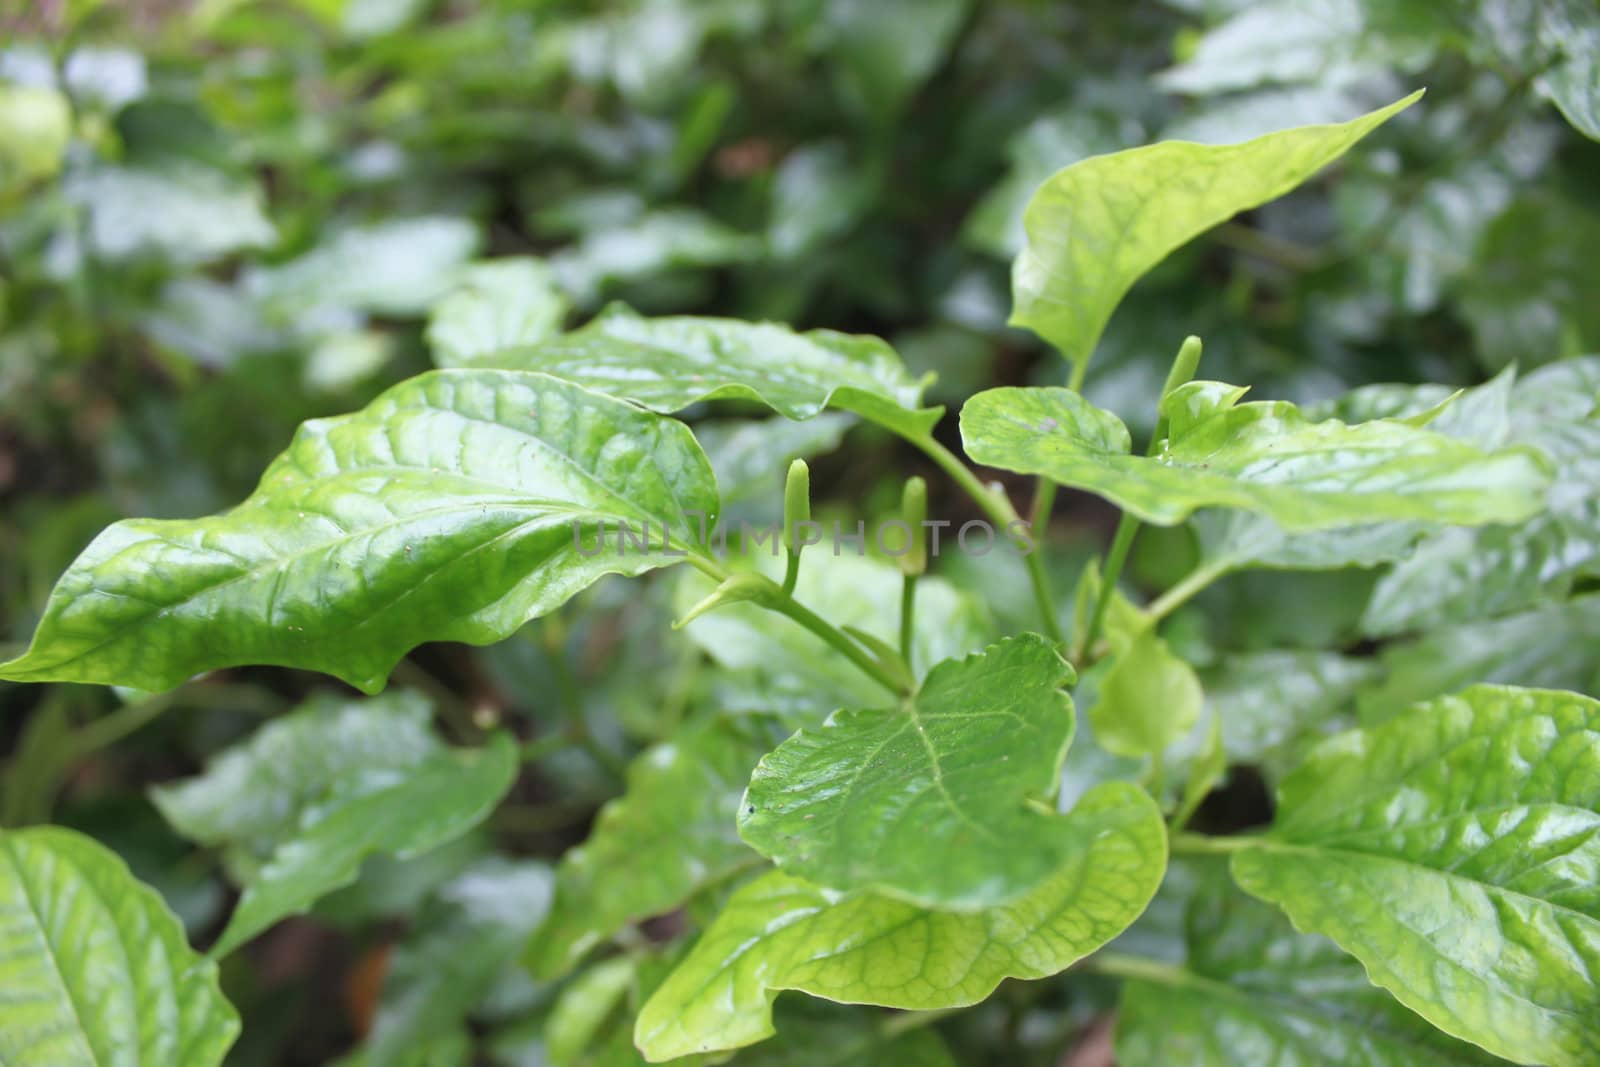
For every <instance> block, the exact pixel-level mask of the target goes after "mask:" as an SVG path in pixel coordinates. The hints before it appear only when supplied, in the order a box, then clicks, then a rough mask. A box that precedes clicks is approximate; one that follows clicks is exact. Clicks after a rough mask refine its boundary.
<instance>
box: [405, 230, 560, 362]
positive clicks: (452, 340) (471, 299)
mask: <svg viewBox="0 0 1600 1067" xmlns="http://www.w3.org/2000/svg"><path fill="white" fill-rule="evenodd" d="M568 306H569V305H568V301H567V298H566V297H565V296H563V295H562V294H561V291H560V290H559V289H557V288H556V283H555V275H554V274H553V273H552V272H551V270H550V268H549V266H548V265H546V264H545V263H544V262H543V261H542V260H538V259H535V258H533V257H532V256H516V257H511V258H508V259H491V260H487V261H485V262H482V263H475V264H473V265H472V266H470V267H468V268H467V269H466V270H465V271H463V272H462V275H461V281H460V283H459V284H458V286H457V288H456V289H455V290H454V291H453V292H452V293H451V294H450V295H449V296H447V297H445V298H444V299H443V300H441V301H439V303H437V304H435V305H434V308H433V313H432V314H431V315H430V316H429V318H428V344H429V346H430V347H431V348H432V349H433V362H434V364H435V365H437V366H440V367H464V366H467V365H469V364H473V363H476V362H478V361H479V359H480V358H482V357H484V356H489V355H492V354H493V353H495V352H498V351H500V350H501V349H504V348H511V347H514V346H516V345H525V344H533V343H535V342H538V341H543V340H545V339H546V338H548V337H552V336H554V335H555V334H558V333H560V332H561V324H562V321H563V320H564V319H565V318H566V315H567V308H568Z"/></svg>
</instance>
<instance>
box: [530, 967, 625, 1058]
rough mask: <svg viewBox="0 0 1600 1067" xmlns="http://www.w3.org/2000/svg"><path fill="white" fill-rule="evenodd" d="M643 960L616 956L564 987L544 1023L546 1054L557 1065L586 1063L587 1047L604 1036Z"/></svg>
mask: <svg viewBox="0 0 1600 1067" xmlns="http://www.w3.org/2000/svg"><path fill="white" fill-rule="evenodd" d="M638 966H639V963H638V960H636V959H635V958H634V957H632V956H613V957H612V958H610V959H608V960H602V961H600V962H599V963H597V964H595V965H594V966H593V967H590V968H589V969H588V970H586V971H584V972H583V973H581V974H579V975H578V976H577V977H575V978H573V980H572V981H571V982H569V983H567V985H566V986H565V988H563V989H562V990H561V996H560V997H559V998H558V999H557V1000H556V1002H555V1004H554V1005H552V1006H551V1008H550V1019H549V1021H548V1022H547V1023H546V1024H545V1026H544V1039H545V1054H546V1055H547V1056H548V1057H549V1058H550V1062H551V1063H553V1064H556V1065H557V1067H565V1065H566V1064H577V1063H580V1062H582V1061H581V1058H580V1057H581V1056H582V1055H583V1052H584V1050H585V1049H587V1048H589V1047H590V1046H591V1045H592V1044H594V1042H595V1040H596V1038H598V1037H600V1036H601V1030H602V1028H603V1027H604V1026H605V1022H606V1020H607V1019H608V1018H610V1017H611V1015H612V1014H613V1013H614V1012H615V1011H616V1009H617V1008H618V1006H619V1005H620V1004H621V1003H622V1001H623V999H624V998H625V997H626V996H627V995H628V992H629V990H630V989H631V988H632V987H633V983H634V972H635V971H636V970H637V969H638Z"/></svg>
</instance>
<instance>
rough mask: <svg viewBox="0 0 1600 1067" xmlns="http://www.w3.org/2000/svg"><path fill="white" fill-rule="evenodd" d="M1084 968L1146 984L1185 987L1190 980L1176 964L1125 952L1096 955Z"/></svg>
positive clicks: (1186, 973) (1184, 971)
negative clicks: (1154, 983) (1134, 979)
mask: <svg viewBox="0 0 1600 1067" xmlns="http://www.w3.org/2000/svg"><path fill="white" fill-rule="evenodd" d="M1085 966H1087V967H1088V969H1089V970H1091V971H1095V972H1097V973H1099V974H1108V975H1111V976H1112V977H1115V978H1140V979H1143V980H1144V981H1147V982H1160V983H1161V984H1162V985H1187V984H1188V982H1189V979H1190V974H1189V972H1188V971H1186V970H1184V969H1183V968H1182V967H1179V966H1177V965H1176V964H1171V963H1163V962H1161V961H1160V960H1153V959H1150V958H1148V957H1146V956H1134V955H1130V954H1128V953H1126V952H1099V953H1096V954H1095V955H1093V956H1091V957H1090V958H1089V960H1088V962H1087V963H1086V964H1085Z"/></svg>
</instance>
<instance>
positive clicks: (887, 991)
mask: <svg viewBox="0 0 1600 1067" xmlns="http://www.w3.org/2000/svg"><path fill="white" fill-rule="evenodd" d="M1068 821H1069V822H1070V823H1071V824H1072V826H1073V827H1074V829H1075V832H1076V833H1077V835H1078V840H1079V842H1080V844H1079V848H1078V850H1076V851H1075V852H1074V853H1073V855H1072V856H1071V858H1070V859H1069V860H1068V861H1067V863H1066V864H1065V865H1064V866H1063V867H1062V868H1061V869H1060V870H1059V871H1058V872H1057V873H1056V874H1055V875H1054V876H1052V877H1051V878H1050V879H1048V880H1047V881H1045V882H1044V883H1043V884H1041V885H1040V886H1039V887H1038V888H1037V889H1035V890H1034V891H1033V892H1031V893H1029V894H1028V895H1026V896H1024V897H1021V898H1019V899H1018V900H1016V901H1013V902H1012V903H1010V904H1007V905H1003V906H1001V907H997V908H992V909H989V910H987V911H982V912H975V913H952V912H940V911H931V910H927V909H923V908H918V907H917V906H915V905H913V904H907V903H903V902H901V901H896V900H891V899H889V898H887V897H883V896H879V895H877V894H873V893H854V894H844V893H839V892H837V891H834V890H829V889H823V888H821V887H818V886H814V885H812V884H810V883H809V882H805V881H802V880H800V879H798V878H794V877H791V876H790V875H787V874H784V873H783V872H781V871H774V872H773V873H771V874H768V875H766V876H764V877H762V878H760V879H758V880H757V881H755V882H752V883H751V884H750V885H748V886H746V887H745V888H743V889H741V890H740V891H739V892H737V893H735V894H734V896H733V897H732V899H731V900H729V902H728V904H727V906H726V908H725V909H724V910H723V913H722V915H721V916H720V917H718V919H717V920H716V922H715V923H713V924H712V926H711V927H710V928H709V929H708V930H707V931H706V932H705V934H704V935H703V936H702V937H701V938H700V941H699V943H697V944H696V945H695V947H694V949H693V951H691V952H690V953H689V955H688V957H687V958H686V959H685V960H684V961H683V962H682V963H681V964H679V966H678V968H677V970H676V971H674V972H673V973H672V975H671V976H670V977H669V978H668V979H667V980H666V982H665V983H663V984H662V986H661V988H660V989H658V990H657V991H656V993H655V995H654V996H652V997H651V998H650V1000H649V1001H648V1002H646V1004H645V1006H644V1008H643V1010H642V1011H641V1012H640V1014H639V1019H638V1023H637V1025H636V1027H635V1031H634V1033H635V1040H636V1041H637V1042H638V1045H639V1048H640V1050H641V1051H643V1052H644V1054H645V1056H646V1058H648V1059H650V1060H652V1061H659V1060H665V1059H671V1058H672V1057H674V1056H681V1055H687V1054H689V1053H692V1052H708V1051H714V1050H718V1049H731V1048H739V1047H741V1046H743V1045H748V1044H751V1043H753V1042H756V1041H759V1040H761V1039H762V1038H764V1037H768V1036H770V1035H771V1034H772V1033H773V1027H772V1002H773V1000H774V999H776V997H777V995H778V993H779V992H781V991H782V990H785V989H797V990H802V991H804V992H807V993H811V994H813V995H814V996H819V997H825V998H827V999H829V1000H837V1001H844V1002H848V1003H864V1004H884V1005H888V1006H891V1007H899V1008H918V1009H934V1008H949V1007H958V1006H964V1005H967V1004H974V1003H977V1002H978V1001H980V1000H982V999H983V998H984V997H986V996H988V995H989V994H990V993H991V992H993V991H994V988H995V986H997V985H998V984H999V983H1000V982H1001V981H1002V980H1003V979H1005V978H1043V977H1046V976H1048V975H1052V974H1055V973H1057V972H1059V971H1061V970H1063V969H1065V968H1066V967H1067V966H1069V965H1070V964H1072V963H1073V962H1074V961H1075V960H1078V959H1080V958H1082V957H1083V956H1085V955H1087V954H1088V953H1090V952H1092V951H1094V950H1095V949H1096V948H1098V947H1100V946H1101V945H1103V944H1104V943H1105V942H1106V941H1108V940H1110V939H1111V938H1112V937H1115V936H1116V935H1117V934H1118V933H1120V932H1121V931H1122V930H1123V929H1124V928H1126V927H1127V926H1128V924H1129V923H1131V922H1132V921H1133V920H1134V919H1135V918H1137V917H1138V915H1139V913H1140V912H1141V911H1143V910H1144V906H1145V904H1146V903H1148V902H1149V900H1150V898H1151V896H1153V895H1154V893H1155V890H1156V887H1157V885H1159V884H1160V881H1161V873H1162V871H1163V869H1164V868H1165V866H1166V838H1165V829H1164V827H1163V825H1162V822H1161V816H1160V812H1159V811H1158V810H1157V808H1156V806H1155V803H1154V802H1153V801H1152V800H1151V799H1150V798H1149V797H1148V796H1147V795H1146V794H1145V793H1144V792H1143V791H1142V790H1140V789H1139V788H1138V787H1137V786H1133V785H1130V784H1127V783H1113V784H1109V785H1105V786H1101V787H1099V788H1098V789H1095V790H1092V791H1091V792H1090V793H1089V794H1087V795H1086V796H1085V797H1084V798H1083V800H1081V801H1080V802H1079V804H1078V806H1077V807H1076V808H1075V809H1073V811H1072V813H1071V814H1070V815H1069V816H1068Z"/></svg>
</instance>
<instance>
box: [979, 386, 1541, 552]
mask: <svg viewBox="0 0 1600 1067" xmlns="http://www.w3.org/2000/svg"><path fill="white" fill-rule="evenodd" d="M1243 392H1244V390H1242V389H1237V388H1235V387H1233V386H1227V385H1223V384H1222V383H1220V382H1190V383H1189V384H1188V385H1185V386H1182V387H1180V388H1178V389H1176V390H1174V391H1173V392H1172V393H1171V394H1170V395H1169V396H1168V397H1167V398H1166V400H1165V401H1163V403H1162V412H1163V414H1165V415H1166V416H1167V417H1168V418H1169V419H1170V422H1171V435H1170V437H1169V439H1168V441H1167V443H1166V446H1165V447H1164V448H1163V449H1161V450H1160V451H1159V452H1158V453H1157V454H1156V455H1154V456H1149V457H1145V456H1135V455H1131V454H1130V449H1131V439H1130V437H1129V434H1128V429H1127V427H1126V426H1124V425H1123V424H1122V421H1121V420H1120V419H1118V418H1117V417H1116V416H1115V415H1113V414H1111V413H1110V412H1108V411H1102V410H1101V409H1099V408H1097V407H1095V406H1094V405H1092V404H1090V403H1089V402H1088V401H1087V400H1085V399H1083V397H1082V396H1081V395H1080V394H1078V393H1076V392H1073V391H1071V390H1067V389H1057V388H1049V389H1029V388H1002V389H991V390H989V391H987V392H983V393H979V394H978V395H977V396H975V397H973V398H972V399H971V400H969V401H967V403H966V406H965V407H963V408H962V409H961V437H962V441H963V443H964V444H965V446H966V449H967V452H968V454H969V455H971V456H972V458H973V459H975V460H977V461H978V462H979V463H985V464H988V465H989V466H993V467H1001V468H1003V469H1006V470H1013V471H1018V472H1020V473H1023V474H1038V475H1042V476H1044V477H1046V478H1050V479H1052V480H1053V481H1056V482H1059V483H1060V484H1062V485H1066V486H1070V487H1072V488H1075V489H1085V490H1088V491H1089V492H1091V493H1095V494H1097V495H1099V496H1102V497H1105V498H1106V499H1107V500H1110V501H1111V502H1112V503H1114V504H1116V505H1117V506H1118V507H1120V508H1122V509H1124V510H1125V511H1128V512H1130V513H1132V514H1134V515H1137V516H1138V517H1139V518H1141V519H1143V520H1145V521H1146V522H1153V523H1156V524H1158V525H1162V526H1170V525H1173V524H1174V523H1178V522H1181V521H1183V520H1184V519H1186V518H1188V517H1189V515H1191V514H1192V513H1193V512H1194V511H1196V510H1197V509H1199V508H1207V507H1224V508H1237V509H1240V510H1244V511H1251V512H1256V513H1258V514H1262V515H1265V516H1267V517H1268V518H1270V519H1272V520H1273V522H1275V523H1277V524H1278V525H1279V526H1281V527H1283V528H1284V529H1286V530H1317V529H1328V528H1331V527H1335V526H1353V525H1360V524H1366V523H1372V522H1374V521H1375V520H1379V519H1417V520H1429V521H1434V522H1453V523H1462V524H1468V525H1472V524H1478V523H1486V522H1519V521H1521V520H1523V519H1526V518H1528V517H1529V516H1531V515H1533V514H1535V513H1536V512H1537V511H1538V510H1539V509H1540V507H1541V506H1542V505H1543V503H1544V494H1545V490H1546V489H1547V488H1548V486H1549V483H1550V465H1549V462H1548V460H1546V459H1545V458H1544V456H1543V455H1542V454H1540V453H1538V452H1536V451H1533V450H1531V449H1504V450H1501V451H1498V452H1488V453H1486V452H1484V451H1482V450H1480V449H1478V448H1475V447H1474V446H1472V445H1470V444H1467V443H1466V442H1464V441H1460V440H1457V439H1455V438H1452V437H1447V436H1445V435H1443V434H1439V433H1434V432H1432V431H1429V430H1425V429H1419V428H1417V427H1414V426H1411V425H1409V424H1407V423H1405V422H1394V421H1389V420H1383V419H1380V420H1376V421H1373V422H1364V423H1359V424H1357V425H1354V426H1347V425H1346V424H1344V423H1342V422H1337V421H1333V420H1329V421H1326V422H1311V421H1309V420H1308V419H1307V418H1306V417H1305V415H1304V414H1302V413H1301V412H1300V411H1299V410H1297V409H1296V408H1295V406H1294V405H1293V404H1290V403H1287V402H1285V401H1262V402H1256V403H1248V404H1240V403H1238V399H1239V397H1240V396H1241V395H1242V394H1243Z"/></svg>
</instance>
